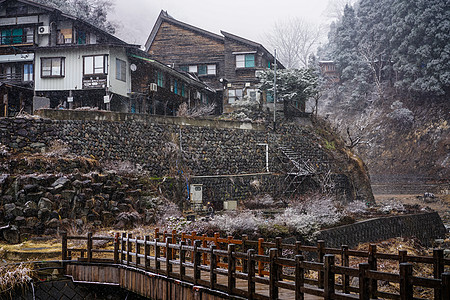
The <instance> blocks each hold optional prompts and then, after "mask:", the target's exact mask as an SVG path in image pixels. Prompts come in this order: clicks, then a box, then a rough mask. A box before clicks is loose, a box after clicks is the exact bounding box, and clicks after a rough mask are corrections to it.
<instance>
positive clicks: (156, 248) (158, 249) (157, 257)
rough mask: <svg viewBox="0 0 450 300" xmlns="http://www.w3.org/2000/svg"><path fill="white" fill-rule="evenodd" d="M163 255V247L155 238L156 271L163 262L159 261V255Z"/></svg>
mask: <svg viewBox="0 0 450 300" xmlns="http://www.w3.org/2000/svg"><path fill="white" fill-rule="evenodd" d="M160 256H161V248H160V247H159V245H158V239H155V269H156V272H158V271H159V269H160V268H161V262H160V261H159V257H160Z"/></svg>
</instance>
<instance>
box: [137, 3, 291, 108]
mask: <svg viewBox="0 0 450 300" xmlns="http://www.w3.org/2000/svg"><path fill="white" fill-rule="evenodd" d="M145 49H146V51H147V52H148V53H149V55H150V56H151V57H153V58H154V59H157V60H159V61H161V62H163V63H164V64H167V65H170V66H172V67H173V68H174V69H176V70H179V71H184V72H187V73H192V74H195V75H196V76H198V78H199V79H200V80H202V81H204V82H205V83H207V84H208V85H210V86H211V87H213V88H214V89H215V91H216V93H217V99H216V101H217V103H218V105H220V106H221V107H223V111H225V112H227V111H231V110H233V105H234V104H237V103H239V101H241V100H243V99H244V98H245V97H248V99H251V100H254V101H259V102H271V101H273V98H272V97H267V95H264V94H262V93H260V92H259V90H258V83H259V79H258V77H257V73H258V70H264V69H267V68H271V67H273V62H274V57H273V56H272V54H271V53H270V52H269V51H267V50H266V48H264V47H263V46H262V45H261V44H259V43H256V42H253V41H250V40H247V39H244V38H242V37H239V36H236V35H233V34H231V33H227V32H224V31H221V35H218V34H215V33H212V32H209V31H206V30H203V29H200V28H197V27H194V26H192V25H189V24H186V23H184V22H181V21H178V20H176V19H174V18H173V17H171V16H170V15H169V14H168V13H167V12H166V11H161V13H160V14H159V17H158V19H157V21H156V23H155V25H154V27H153V29H152V31H151V33H150V36H149V38H148V40H147V42H146V44H145ZM277 67H278V68H284V67H283V65H282V64H281V63H280V62H278V61H277Z"/></svg>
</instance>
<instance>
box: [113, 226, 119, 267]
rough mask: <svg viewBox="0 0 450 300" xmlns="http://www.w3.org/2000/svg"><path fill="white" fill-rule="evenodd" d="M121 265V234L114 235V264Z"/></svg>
mask: <svg viewBox="0 0 450 300" xmlns="http://www.w3.org/2000/svg"><path fill="white" fill-rule="evenodd" d="M118 263H119V233H118V232H116V233H115V234H114V264H118Z"/></svg>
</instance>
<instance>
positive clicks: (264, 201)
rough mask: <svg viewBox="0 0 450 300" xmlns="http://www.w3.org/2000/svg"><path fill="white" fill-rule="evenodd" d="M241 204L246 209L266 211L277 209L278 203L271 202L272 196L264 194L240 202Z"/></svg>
mask: <svg viewBox="0 0 450 300" xmlns="http://www.w3.org/2000/svg"><path fill="white" fill-rule="evenodd" d="M242 204H243V205H244V206H245V208H247V209H267V208H275V207H279V205H280V202H276V201H274V200H273V198H272V196H270V195H268V194H265V195H262V196H256V197H253V198H250V199H246V200H244V201H242Z"/></svg>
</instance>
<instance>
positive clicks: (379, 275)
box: [61, 230, 450, 299]
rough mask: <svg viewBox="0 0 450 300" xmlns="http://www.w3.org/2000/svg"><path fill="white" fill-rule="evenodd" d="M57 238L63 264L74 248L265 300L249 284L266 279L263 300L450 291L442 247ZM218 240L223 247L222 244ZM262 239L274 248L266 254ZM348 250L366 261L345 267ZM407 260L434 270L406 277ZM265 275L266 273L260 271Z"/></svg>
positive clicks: (87, 256) (172, 237) (85, 255)
mask: <svg viewBox="0 0 450 300" xmlns="http://www.w3.org/2000/svg"><path fill="white" fill-rule="evenodd" d="M61 237H62V259H63V267H64V264H67V263H68V260H72V259H73V258H72V254H73V253H76V252H79V253H80V260H81V261H87V262H90V263H95V262H96V261H99V262H100V261H101V262H102V263H108V262H110V263H111V264H113V263H114V264H125V265H130V266H132V267H133V268H139V269H143V270H148V271H151V272H155V273H158V274H162V275H164V276H166V277H168V278H170V277H173V278H175V279H179V280H182V281H186V282H190V283H193V284H195V285H200V286H205V287H207V288H209V289H211V290H219V291H222V292H226V293H228V294H229V295H235V296H241V297H247V298H248V299H255V298H264V297H262V296H263V295H260V294H258V292H257V291H256V289H255V284H256V283H260V284H264V285H267V288H268V290H269V295H270V296H269V299H276V298H277V297H278V294H279V291H280V289H287V290H292V291H295V295H296V296H295V297H296V298H297V299H302V298H303V295H304V294H305V293H310V294H314V295H319V296H321V297H324V299H355V297H359V299H370V298H376V297H388V298H398V299H412V293H413V288H414V286H419V287H422V288H429V289H434V295H435V299H448V298H446V297H447V296H448V295H450V274H449V273H444V271H445V266H446V265H447V262H446V260H445V259H444V257H443V251H442V250H434V251H433V257H426V256H410V255H408V254H407V252H406V251H399V253H398V254H383V253H378V252H377V248H376V246H375V245H370V247H369V250H368V251H367V252H364V251H355V250H349V249H348V247H347V246H342V247H341V249H335V248H326V247H325V243H324V242H323V241H319V242H318V244H317V246H316V247H312V246H303V245H301V243H296V244H295V245H293V244H291V245H284V244H282V242H281V239H280V238H277V239H276V240H275V242H274V243H268V242H265V241H264V240H263V239H259V240H258V241H249V240H248V239H247V238H243V239H242V240H241V243H240V244H233V243H232V241H235V239H234V238H232V237H227V238H226V239H225V238H219V237H218V235H217V234H215V235H214V237H209V238H208V237H206V236H204V235H202V236H199V235H197V234H196V233H195V232H193V233H192V234H191V235H187V234H176V232H174V231H172V232H171V233H167V232H166V233H163V234H160V233H159V230H155V239H154V240H151V238H150V236H149V235H146V236H144V237H143V238H140V237H133V236H132V234H125V233H122V235H120V234H119V233H116V234H115V235H114V237H112V238H111V237H106V238H104V237H93V235H92V233H89V234H88V235H87V236H86V237H79V236H68V235H67V234H66V233H62V234H61ZM161 237H165V240H164V241H162V240H161V239H160V238H161ZM71 240H76V241H86V248H73V247H72V248H70V247H69V243H68V242H69V241H71ZM98 240H107V241H110V240H111V241H113V242H114V250H109V249H96V248H95V246H94V243H93V241H98ZM222 241H223V242H222ZM208 242H209V243H210V245H208ZM224 244H225V245H227V247H226V250H225V247H224ZM264 245H272V246H273V247H272V248H270V249H269V251H268V252H267V249H265V248H264ZM255 246H256V247H255ZM285 249H289V250H290V251H291V254H290V255H292V253H293V254H294V256H283V250H285ZM303 252H310V253H316V255H317V260H316V261H306V260H305V257H304V256H303V255H302V254H303ZM98 253H102V254H110V255H111V256H112V259H111V260H109V261H108V260H106V261H105V259H104V258H102V259H101V260H100V259H98V258H96V257H95V255H97V254H98ZM336 256H337V257H339V258H340V265H336V261H337V260H336V259H335V257H336ZM352 256H356V257H366V258H367V262H366V263H361V264H359V265H358V268H354V267H350V265H349V261H350V257H352ZM380 259H383V260H385V259H390V260H393V261H397V262H398V263H399V273H387V272H382V271H380V270H378V261H379V260H380ZM411 262H414V263H425V264H432V265H433V274H430V277H429V278H426V277H418V276H413V273H412V269H413V265H412V264H411ZM173 266H176V268H174V267H173ZM63 269H64V268H63ZM187 269H190V270H192V272H190V274H192V276H188V275H187V272H186V270H187ZM287 270H290V271H289V273H285V272H286V271H287ZM201 272H207V273H208V274H209V281H207V280H206V281H205V278H203V276H201ZM309 272H315V273H316V274H317V275H318V280H312V279H310V278H306V276H305V274H307V273H309ZM219 274H220V275H225V276H226V277H227V278H228V280H227V282H228V283H227V285H226V286H224V285H223V284H220V283H219V282H218V281H217V275H219ZM266 275H267V276H268V277H264V276H266ZM337 275H339V276H341V278H342V280H341V283H339V284H338V283H336V282H335V278H336V276H337ZM351 277H359V287H354V286H350V279H351ZM238 279H239V280H244V281H247V283H248V284H247V289H246V290H242V289H240V288H238V287H237V284H236V280H238ZM379 281H387V282H392V283H397V284H400V293H399V294H392V293H386V292H383V291H378V289H377V286H378V282H379ZM305 284H310V285H312V286H305ZM337 291H342V292H337ZM350 292H353V293H357V294H358V295H359V296H358V295H354V294H350Z"/></svg>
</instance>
